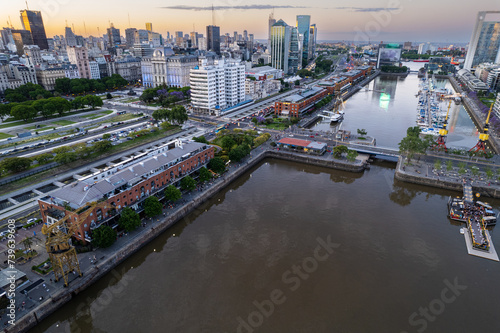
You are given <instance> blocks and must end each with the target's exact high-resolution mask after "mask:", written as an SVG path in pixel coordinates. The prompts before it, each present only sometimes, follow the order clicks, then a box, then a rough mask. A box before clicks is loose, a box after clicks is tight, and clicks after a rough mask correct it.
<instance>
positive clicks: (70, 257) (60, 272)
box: [42, 201, 108, 287]
mask: <svg viewBox="0 0 500 333" xmlns="http://www.w3.org/2000/svg"><path fill="white" fill-rule="evenodd" d="M107 205H108V203H107V202H106V201H103V202H100V203H97V202H92V203H90V204H87V205H86V206H84V207H88V208H87V209H86V210H85V211H84V212H83V213H81V214H79V215H78V217H77V220H76V221H73V220H71V221H70V220H69V218H70V217H71V215H69V214H66V215H65V216H64V217H63V218H62V219H60V220H59V221H57V222H55V223H53V224H51V225H49V226H48V225H46V224H44V225H43V227H42V233H43V234H44V235H46V236H47V239H46V240H45V248H46V250H47V253H48V254H49V259H50V261H51V263H52V269H53V271H54V279H55V281H56V282H57V281H59V279H60V278H61V277H62V278H63V279H64V285H65V286H66V287H67V286H68V274H70V273H71V272H73V271H74V272H76V273H78V275H79V276H82V272H81V271H80V264H79V262H78V257H77V255H76V249H75V247H74V246H73V245H72V244H71V242H70V239H71V236H73V234H74V233H75V232H76V231H77V230H78V229H80V226H81V224H82V223H83V222H84V221H85V220H86V219H87V217H88V216H89V215H90V213H92V212H93V211H94V209H95V208H104V209H106V208H107Z"/></svg>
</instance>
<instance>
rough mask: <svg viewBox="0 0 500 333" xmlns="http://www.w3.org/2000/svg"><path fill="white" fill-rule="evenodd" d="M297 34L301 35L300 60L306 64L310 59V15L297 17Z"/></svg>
mask: <svg viewBox="0 0 500 333" xmlns="http://www.w3.org/2000/svg"><path fill="white" fill-rule="evenodd" d="M295 26H296V27H297V30H298V32H299V34H301V35H302V58H303V59H304V61H306V62H307V60H309V59H310V58H311V57H310V55H309V29H310V27H311V16H310V15H297V23H296V25H295Z"/></svg>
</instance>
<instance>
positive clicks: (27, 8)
mask: <svg viewBox="0 0 500 333" xmlns="http://www.w3.org/2000/svg"><path fill="white" fill-rule="evenodd" d="M26 10H30V9H29V7H28V0H26Z"/></svg>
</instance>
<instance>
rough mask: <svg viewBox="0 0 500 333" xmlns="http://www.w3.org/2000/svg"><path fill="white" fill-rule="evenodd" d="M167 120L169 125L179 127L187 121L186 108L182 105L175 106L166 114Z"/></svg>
mask: <svg viewBox="0 0 500 333" xmlns="http://www.w3.org/2000/svg"><path fill="white" fill-rule="evenodd" d="M167 117H168V118H167V119H168V121H170V122H171V123H177V124H179V125H181V124H183V123H184V122H185V121H186V120H188V118H189V117H188V114H187V111H186V108H185V107H183V106H182V105H176V106H174V107H173V108H172V110H169V111H168V113H167Z"/></svg>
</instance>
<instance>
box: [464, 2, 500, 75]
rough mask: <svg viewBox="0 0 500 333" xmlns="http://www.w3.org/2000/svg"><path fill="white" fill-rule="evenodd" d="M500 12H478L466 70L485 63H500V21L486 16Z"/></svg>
mask: <svg viewBox="0 0 500 333" xmlns="http://www.w3.org/2000/svg"><path fill="white" fill-rule="evenodd" d="M491 14H500V11H485V12H478V13H477V19H476V24H475V26H474V30H473V31H472V36H471V38H470V43H469V49H468V51H467V56H466V57H465V62H464V68H465V69H469V70H470V69H471V68H473V67H476V66H477V65H479V64H480V63H483V62H491V63H497V62H500V21H498V19H497V20H496V21H493V20H491V21H490V20H487V19H486V16H488V15H491Z"/></svg>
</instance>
